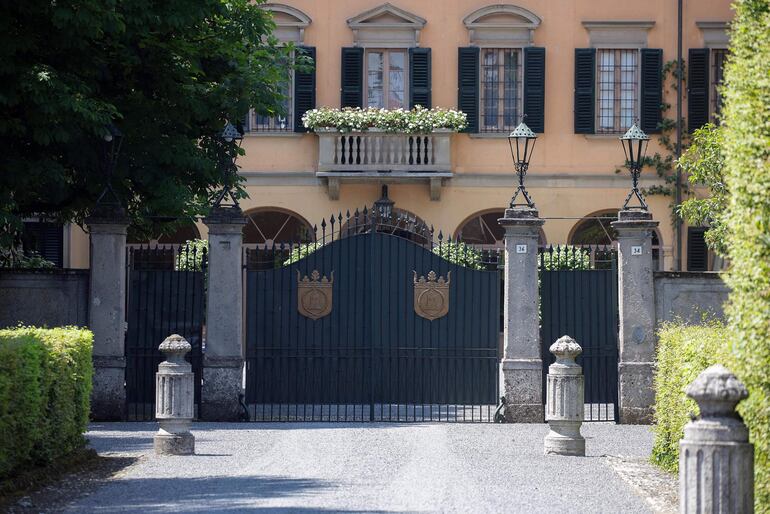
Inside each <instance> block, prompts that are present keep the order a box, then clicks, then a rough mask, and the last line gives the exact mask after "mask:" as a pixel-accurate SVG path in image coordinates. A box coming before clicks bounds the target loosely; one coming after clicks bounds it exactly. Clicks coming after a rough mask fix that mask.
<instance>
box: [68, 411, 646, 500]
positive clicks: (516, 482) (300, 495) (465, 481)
mask: <svg viewBox="0 0 770 514" xmlns="http://www.w3.org/2000/svg"><path fill="white" fill-rule="evenodd" d="M156 427H157V425H155V424H154V423H131V424H126V423H114V424H113V423H111V424H95V425H92V427H91V431H90V432H89V434H88V437H89V439H90V441H91V445H92V446H93V447H94V448H95V449H96V450H97V451H99V453H100V454H104V455H127V454H132V455H137V454H141V455H142V457H141V458H140V459H139V460H138V461H137V463H136V464H134V465H132V466H130V467H129V468H126V469H125V470H124V471H123V472H121V473H120V474H119V475H118V476H116V477H115V478H113V479H111V480H109V481H108V482H107V483H106V484H105V485H103V486H101V487H100V488H98V489H97V490H95V491H93V492H92V493H91V494H90V495H89V496H86V497H83V498H80V499H78V500H76V501H75V502H74V503H72V504H71V505H70V506H69V510H67V512H228V513H229V512H247V511H260V510H266V511H293V512H297V511H299V512H302V511H308V512H315V511H332V512H340V511H343V512H345V511H348V512H430V511H434V512H435V511H441V512H474V513H477V512H526V513H534V512H549V513H554V512H592V513H593V512H650V509H649V507H648V504H647V503H645V501H644V499H642V498H641V497H639V496H637V494H636V493H635V492H634V490H633V489H632V488H631V487H630V486H629V485H627V483H626V482H625V481H623V479H621V478H620V476H619V475H618V474H617V473H616V472H615V471H613V467H612V466H611V465H610V463H609V462H608V459H607V458H605V457H604V456H606V455H611V456H626V457H628V458H630V459H634V458H636V459H637V460H639V458H640V457H641V458H646V457H647V456H648V455H649V453H650V448H651V445H652V433H651V432H650V429H649V427H643V426H621V425H613V424H605V423H591V424H586V425H584V428H583V433H584V435H585V436H586V440H587V441H586V448H587V453H588V456H587V457H585V458H576V457H545V456H544V455H543V454H542V452H543V437H544V436H545V434H546V433H547V430H548V429H547V427H546V425H494V424H476V425H474V424H438V423H436V424H427V423H426V424H365V425H364V424H346V423H335V424H326V423H315V424H309V423H287V424H277V423H273V424H267V423H265V424H255V423H244V424H221V423H220V424H210V423H196V424H194V426H193V433H194V434H195V436H196V451H197V455H195V456H189V457H157V456H155V455H154V454H153V453H152V434H153V432H154V430H155V429H156Z"/></svg>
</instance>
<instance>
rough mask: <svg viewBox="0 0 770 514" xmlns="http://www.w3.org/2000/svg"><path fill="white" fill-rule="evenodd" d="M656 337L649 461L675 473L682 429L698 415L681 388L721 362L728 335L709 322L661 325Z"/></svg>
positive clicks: (721, 328) (716, 324) (713, 322)
mask: <svg viewBox="0 0 770 514" xmlns="http://www.w3.org/2000/svg"><path fill="white" fill-rule="evenodd" d="M658 337H659V341H658V346H657V363H656V373H655V423H656V424H655V426H654V430H655V444H654V446H653V448H652V462H653V463H655V464H657V465H658V466H660V467H662V468H663V469H665V470H667V471H671V472H676V471H677V469H678V466H679V440H680V439H682V437H683V436H684V426H685V425H686V424H687V422H688V421H690V415H691V414H698V406H697V405H696V404H695V402H694V401H693V400H691V399H689V398H687V396H685V394H684V389H685V387H687V386H688V385H689V384H690V383H691V382H692V381H693V380H695V378H696V377H697V376H698V375H699V374H700V373H701V372H702V371H703V370H705V369H706V368H708V367H709V366H711V365H713V364H717V363H722V362H723V361H724V358H725V354H726V349H727V341H728V337H729V336H728V332H727V329H726V328H725V326H724V325H723V324H722V323H720V322H716V321H712V322H707V323H706V324H705V325H697V326H696V325H686V324H684V323H681V322H676V323H664V324H663V325H662V326H661V328H660V330H659V331H658Z"/></svg>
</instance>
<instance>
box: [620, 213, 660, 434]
mask: <svg viewBox="0 0 770 514" xmlns="http://www.w3.org/2000/svg"><path fill="white" fill-rule="evenodd" d="M612 226H613V227H614V228H615V229H616V230H617V232H618V302H619V315H620V330H619V334H618V336H619V337H618V346H619V359H618V402H619V412H620V423H625V424H651V423H652V412H653V404H654V403H655V391H654V390H653V384H652V377H653V363H654V361H655V298H654V292H653V283H652V231H653V229H654V228H655V227H657V226H658V222H657V221H653V220H652V215H651V214H650V213H649V212H647V211H640V210H625V211H620V212H619V213H618V221H613V222H612Z"/></svg>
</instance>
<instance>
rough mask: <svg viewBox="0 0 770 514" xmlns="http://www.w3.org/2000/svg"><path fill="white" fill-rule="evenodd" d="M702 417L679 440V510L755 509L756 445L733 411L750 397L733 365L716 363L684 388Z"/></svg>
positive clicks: (734, 512) (734, 513)
mask: <svg viewBox="0 0 770 514" xmlns="http://www.w3.org/2000/svg"><path fill="white" fill-rule="evenodd" d="M685 393H687V396H689V397H690V398H692V399H693V400H695V401H696V402H697V404H698V407H699V408H700V416H699V417H698V418H697V419H694V420H693V421H691V422H689V423H688V424H687V425H686V426H685V427H684V439H682V440H681V441H679V512H681V513H687V514H690V513H692V514H696V513H698V514H710V513H730V514H745V513H750V512H754V446H753V445H751V444H750V443H749V442H748V441H749V430H748V428H746V425H744V424H743V421H742V420H741V419H740V417H739V416H738V415H737V413H736V412H735V407H736V405H738V403H739V402H740V401H741V400H743V399H744V398H746V397H747V396H748V392H747V391H746V387H745V386H744V385H743V384H742V383H741V381H740V380H738V379H737V378H736V377H735V375H733V374H732V373H731V372H730V370H728V369H727V368H725V367H724V366H722V365H721V364H717V365H715V366H711V367H710V368H708V369H707V370H705V371H704V372H703V373H701V374H700V375H698V378H696V379H695V381H694V382H693V383H692V384H690V385H689V386H687V389H685Z"/></svg>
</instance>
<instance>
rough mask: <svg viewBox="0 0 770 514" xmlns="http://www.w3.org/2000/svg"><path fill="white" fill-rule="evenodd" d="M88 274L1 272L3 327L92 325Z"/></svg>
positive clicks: (61, 270) (1, 315)
mask: <svg viewBox="0 0 770 514" xmlns="http://www.w3.org/2000/svg"><path fill="white" fill-rule="evenodd" d="M88 273H89V271H88V270H87V269H86V270H75V269H52V270H0V327H10V326H15V325H18V324H19V323H24V324H25V325H35V326H48V327H58V326H64V325H75V326H79V327H84V326H86V325H87V324H88Z"/></svg>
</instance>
